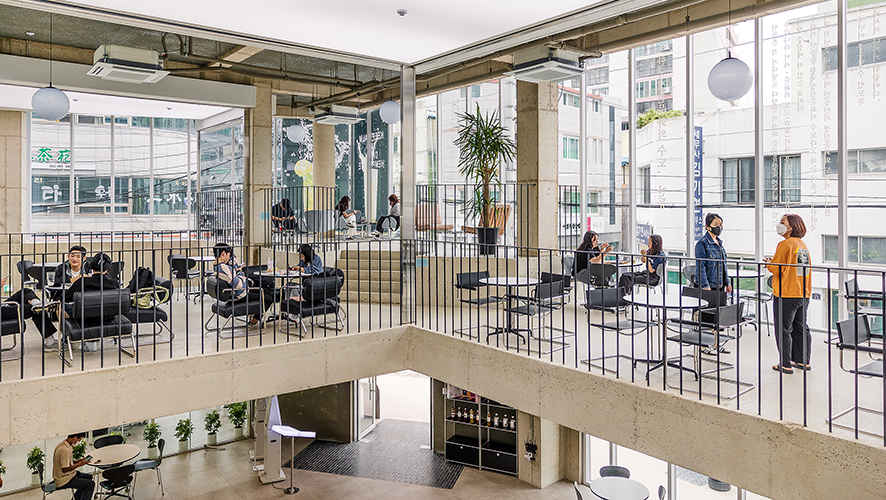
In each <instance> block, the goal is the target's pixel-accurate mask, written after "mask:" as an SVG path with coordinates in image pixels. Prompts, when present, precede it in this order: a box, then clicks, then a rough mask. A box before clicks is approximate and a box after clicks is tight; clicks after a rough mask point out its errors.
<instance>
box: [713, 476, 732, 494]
mask: <svg viewBox="0 0 886 500" xmlns="http://www.w3.org/2000/svg"><path fill="white" fill-rule="evenodd" d="M708 487H709V488H710V489H712V490H714V491H729V490H731V489H732V486H731V485H730V484H729V483H724V482H723V481H718V480H716V479H714V478H712V477H709V478H708Z"/></svg>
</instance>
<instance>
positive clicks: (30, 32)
mask: <svg viewBox="0 0 886 500" xmlns="http://www.w3.org/2000/svg"><path fill="white" fill-rule="evenodd" d="M25 34H26V35H28V36H34V35H36V33H34V32H33V31H25Z"/></svg>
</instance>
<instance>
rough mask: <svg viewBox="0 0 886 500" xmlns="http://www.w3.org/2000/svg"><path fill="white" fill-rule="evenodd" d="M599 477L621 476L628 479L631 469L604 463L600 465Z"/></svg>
mask: <svg viewBox="0 0 886 500" xmlns="http://www.w3.org/2000/svg"><path fill="white" fill-rule="evenodd" d="M600 477H623V478H625V479H630V478H631V471H629V470H628V469H627V468H625V467H621V466H618V465H605V466H603V467H600Z"/></svg>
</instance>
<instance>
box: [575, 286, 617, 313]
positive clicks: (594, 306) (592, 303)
mask: <svg viewBox="0 0 886 500" xmlns="http://www.w3.org/2000/svg"><path fill="white" fill-rule="evenodd" d="M624 296H625V289H624V288H593V289H589V290H587V291H586V292H585V300H586V302H585V303H584V304H582V306H584V308H585V309H587V310H595V311H604V312H610V313H614V314H618V312H619V311H620V310H622V309H624V308H625V307H626V306H627V305H628V303H627V302H625V300H624Z"/></svg>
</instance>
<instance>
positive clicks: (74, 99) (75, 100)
mask: <svg viewBox="0 0 886 500" xmlns="http://www.w3.org/2000/svg"><path fill="white" fill-rule="evenodd" d="M71 99H72V100H73V101H74V102H77V101H79V100H80V99H76V98H74V97H72V98H71Z"/></svg>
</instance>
